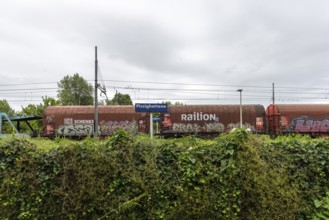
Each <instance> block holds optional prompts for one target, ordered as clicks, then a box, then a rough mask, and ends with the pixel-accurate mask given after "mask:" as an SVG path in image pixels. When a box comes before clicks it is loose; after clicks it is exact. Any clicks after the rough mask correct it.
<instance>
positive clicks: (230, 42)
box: [0, 0, 329, 109]
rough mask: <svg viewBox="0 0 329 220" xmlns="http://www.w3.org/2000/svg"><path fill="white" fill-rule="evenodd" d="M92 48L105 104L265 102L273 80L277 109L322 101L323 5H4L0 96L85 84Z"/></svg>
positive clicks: (38, 0)
mask: <svg viewBox="0 0 329 220" xmlns="http://www.w3.org/2000/svg"><path fill="white" fill-rule="evenodd" d="M95 46H97V47H98V62H99V68H100V73H101V76H102V77H101V78H102V79H103V80H104V84H105V85H106V88H107V95H108V96H109V98H110V99H111V98H113V95H114V94H115V92H116V91H117V92H121V93H128V94H130V95H131V97H132V99H133V101H134V102H135V103H136V102H162V101H166V100H167V101H169V100H171V101H173V102H175V101H180V102H183V103H186V104H190V103H202V104H204V103H218V104H222V103H232V104H238V103H239V93H238V92H236V90H237V89H240V88H241V89H243V93H242V94H243V102H244V103H260V104H264V105H267V104H270V103H271V97H272V93H271V89H272V83H275V88H276V89H275V91H276V95H275V96H276V101H277V102H282V103H291V102H294V103H295V102H314V101H317V102H328V100H327V98H328V97H329V95H328V93H329V87H328V86H327V84H328V82H329V62H328V57H329V1H328V0H288V1H287V0H276V1H266V0H248V1H246V0H175V1H173V0H93V1H89V0H87V1H83V0H80V1H73V0H56V1H51V0H3V1H1V8H0V77H1V83H0V99H6V100H8V102H9V103H10V105H12V106H13V107H14V108H16V109H20V107H21V106H27V105H28V104H29V103H33V104H36V103H40V102H41V96H49V97H56V94H57V90H56V89H57V84H56V83H57V82H59V81H60V80H61V79H62V78H63V77H64V76H66V75H73V74H74V73H79V74H80V75H81V76H83V77H84V78H85V79H86V80H90V82H91V83H93V82H92V80H94V74H95V73H94V69H95V67H94V62H95ZM142 82H152V83H142ZM13 84H14V85H13ZM37 88H42V90H40V91H39V90H35V89H37ZM327 88H328V89H327ZM159 89H160V90H159ZM315 98H316V99H315Z"/></svg>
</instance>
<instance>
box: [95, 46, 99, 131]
mask: <svg viewBox="0 0 329 220" xmlns="http://www.w3.org/2000/svg"><path fill="white" fill-rule="evenodd" d="M97 70H98V60H97V46H96V47H95V106H94V107H95V111H94V137H97V136H98V96H97V92H98V80H97V75H98V74H97Z"/></svg>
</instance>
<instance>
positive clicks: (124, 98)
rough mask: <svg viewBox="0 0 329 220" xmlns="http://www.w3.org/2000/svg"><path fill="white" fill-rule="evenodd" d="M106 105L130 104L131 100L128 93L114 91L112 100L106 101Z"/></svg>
mask: <svg viewBox="0 0 329 220" xmlns="http://www.w3.org/2000/svg"><path fill="white" fill-rule="evenodd" d="M106 104H107V105H132V104H133V101H131V98H130V95H128V94H121V93H116V94H115V95H114V97H113V99H112V100H108V101H106Z"/></svg>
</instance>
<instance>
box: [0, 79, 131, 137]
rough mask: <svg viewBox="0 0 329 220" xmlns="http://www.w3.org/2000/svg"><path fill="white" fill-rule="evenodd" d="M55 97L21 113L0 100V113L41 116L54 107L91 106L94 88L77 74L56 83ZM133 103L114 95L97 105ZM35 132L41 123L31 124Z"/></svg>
mask: <svg viewBox="0 0 329 220" xmlns="http://www.w3.org/2000/svg"><path fill="white" fill-rule="evenodd" d="M57 86H58V91H57V97H56V98H51V97H47V96H44V97H42V102H41V103H40V104H29V105H28V106H26V107H23V106H22V110H21V111H15V110H14V109H13V108H12V107H11V106H10V104H9V103H8V101H7V100H6V99H3V100H0V112H4V113H6V114H7V115H9V116H13V115H29V116H42V115H43V112H44V110H45V108H47V107H48V106H55V105H93V104H94V88H93V86H92V84H91V83H88V82H87V80H85V79H84V78H83V77H82V76H80V75H79V74H78V73H75V74H74V75H66V76H65V77H64V78H63V79H62V80H60V81H59V82H58V83H57ZM132 104H133V102H132V100H131V98H130V96H129V95H128V94H122V93H116V94H115V95H114V97H113V98H112V99H107V100H106V101H105V102H100V103H99V105H132ZM31 124H32V126H34V127H35V128H36V129H37V130H40V129H41V128H42V122H41V121H33V122H31ZM10 129H11V128H10V127H9V126H8V125H6V124H4V128H3V131H4V132H6V131H7V132H10ZM27 130H28V127H27V126H26V127H25V126H24V125H22V131H27Z"/></svg>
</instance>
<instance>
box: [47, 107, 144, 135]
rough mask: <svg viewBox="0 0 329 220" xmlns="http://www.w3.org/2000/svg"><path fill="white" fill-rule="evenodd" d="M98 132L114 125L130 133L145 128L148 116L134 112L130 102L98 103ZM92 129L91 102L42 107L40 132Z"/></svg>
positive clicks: (82, 132) (79, 132) (86, 132)
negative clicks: (41, 130) (125, 103)
mask: <svg viewBox="0 0 329 220" xmlns="http://www.w3.org/2000/svg"><path fill="white" fill-rule="evenodd" d="M98 112H99V116H98V121H99V133H100V134H101V135H111V134H113V132H114V131H115V130H117V129H124V130H127V131H129V132H131V133H137V132H146V131H147V130H148V126H147V124H148V118H147V117H146V114H145V113H136V112H135V108H134V106H132V105H131V106H99V108H98ZM93 130H94V107H93V106H50V107H47V108H46V109H45V112H44V118H43V133H44V135H45V136H53V135H58V136H69V137H76V136H86V135H92V134H93Z"/></svg>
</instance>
